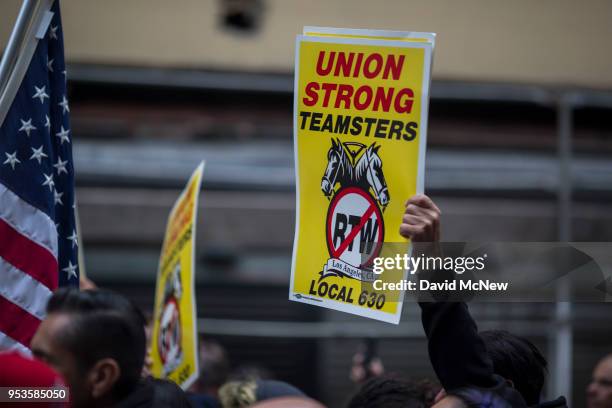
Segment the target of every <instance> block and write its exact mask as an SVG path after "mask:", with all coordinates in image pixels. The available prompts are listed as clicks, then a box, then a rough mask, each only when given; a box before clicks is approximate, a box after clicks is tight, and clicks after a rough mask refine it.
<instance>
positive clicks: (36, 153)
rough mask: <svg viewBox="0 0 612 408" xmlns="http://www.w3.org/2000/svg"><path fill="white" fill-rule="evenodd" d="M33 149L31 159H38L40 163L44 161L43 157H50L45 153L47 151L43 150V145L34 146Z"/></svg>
mask: <svg viewBox="0 0 612 408" xmlns="http://www.w3.org/2000/svg"><path fill="white" fill-rule="evenodd" d="M31 149H32V156H31V157H30V160H38V164H41V163H42V159H43V157H49V156H47V155H46V154H45V152H43V146H42V145H40V147H39V148H38V149H35V148H33V147H32V148H31Z"/></svg>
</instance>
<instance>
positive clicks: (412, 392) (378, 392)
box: [347, 375, 432, 408]
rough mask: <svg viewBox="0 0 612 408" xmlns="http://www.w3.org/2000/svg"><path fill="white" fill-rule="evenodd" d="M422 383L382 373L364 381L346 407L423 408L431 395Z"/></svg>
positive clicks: (428, 402) (427, 403) (428, 403)
mask: <svg viewBox="0 0 612 408" xmlns="http://www.w3.org/2000/svg"><path fill="white" fill-rule="evenodd" d="M428 394H430V393H429V389H428V387H426V386H425V384H424V383H418V382H415V381H410V380H406V379H403V378H401V377H398V376H394V375H383V376H380V377H374V378H372V379H370V380H368V381H366V382H365V383H364V384H363V385H362V386H361V388H360V389H359V391H357V393H356V394H355V395H354V396H353V398H351V400H350V401H349V403H348V405H347V408H425V407H428V406H430V405H431V404H430V403H431V402H432V401H430V399H431V397H432V396H431V395H428Z"/></svg>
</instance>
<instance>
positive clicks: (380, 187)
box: [321, 139, 391, 209]
mask: <svg viewBox="0 0 612 408" xmlns="http://www.w3.org/2000/svg"><path fill="white" fill-rule="evenodd" d="M379 149H380V145H379V146H376V143H372V144H371V145H370V146H368V147H366V145H364V144H362V143H356V142H346V143H342V142H341V141H340V139H332V146H331V147H330V149H329V151H328V152H327V167H326V168H325V173H323V179H322V181H321V190H322V191H323V194H325V196H326V197H330V196H332V195H333V194H334V193H335V192H336V184H340V187H341V188H342V187H358V188H360V189H362V190H364V191H370V188H371V189H372V191H373V192H374V196H375V197H376V200H377V201H378V203H379V204H380V206H381V207H382V208H383V209H384V208H385V207H386V206H387V204H389V200H390V199H391V197H390V196H389V190H388V189H387V182H386V181H385V176H384V175H383V171H382V160H381V158H380V156H379V155H378V150H379ZM361 153H362V154H361ZM360 154H361V155H360ZM357 157H358V158H357Z"/></svg>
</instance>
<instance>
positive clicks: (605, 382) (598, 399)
mask: <svg viewBox="0 0 612 408" xmlns="http://www.w3.org/2000/svg"><path fill="white" fill-rule="evenodd" d="M587 406H588V407H589V408H612V354H608V355H607V356H606V357H604V358H602V359H601V360H599V363H597V365H596V366H595V369H594V370H593V379H592V380H591V383H590V384H589V386H588V387H587Z"/></svg>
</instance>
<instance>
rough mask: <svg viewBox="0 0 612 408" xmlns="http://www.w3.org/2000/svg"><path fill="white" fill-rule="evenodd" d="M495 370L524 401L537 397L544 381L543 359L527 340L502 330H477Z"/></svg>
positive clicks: (537, 398)
mask: <svg viewBox="0 0 612 408" xmlns="http://www.w3.org/2000/svg"><path fill="white" fill-rule="evenodd" d="M480 338H481V339H482V340H483V341H484V343H485V346H486V348H487V354H488V355H489V357H490V358H491V360H492V362H493V371H495V374H497V375H499V376H501V377H503V378H505V379H506V380H508V381H510V382H511V383H512V386H513V387H514V388H515V389H516V390H517V391H518V392H519V393H520V394H521V395H522V397H523V399H524V400H525V402H526V403H527V405H535V404H537V403H538V402H539V401H540V396H541V394H542V389H543V388H544V383H545V381H546V366H547V363H546V359H545V358H544V356H543V355H542V353H541V352H540V350H538V348H537V347H536V346H535V345H534V344H533V343H531V342H530V341H529V340H527V339H525V338H523V337H519V336H516V335H514V334H512V333H509V332H507V331H504V330H488V331H483V332H481V333H480Z"/></svg>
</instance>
